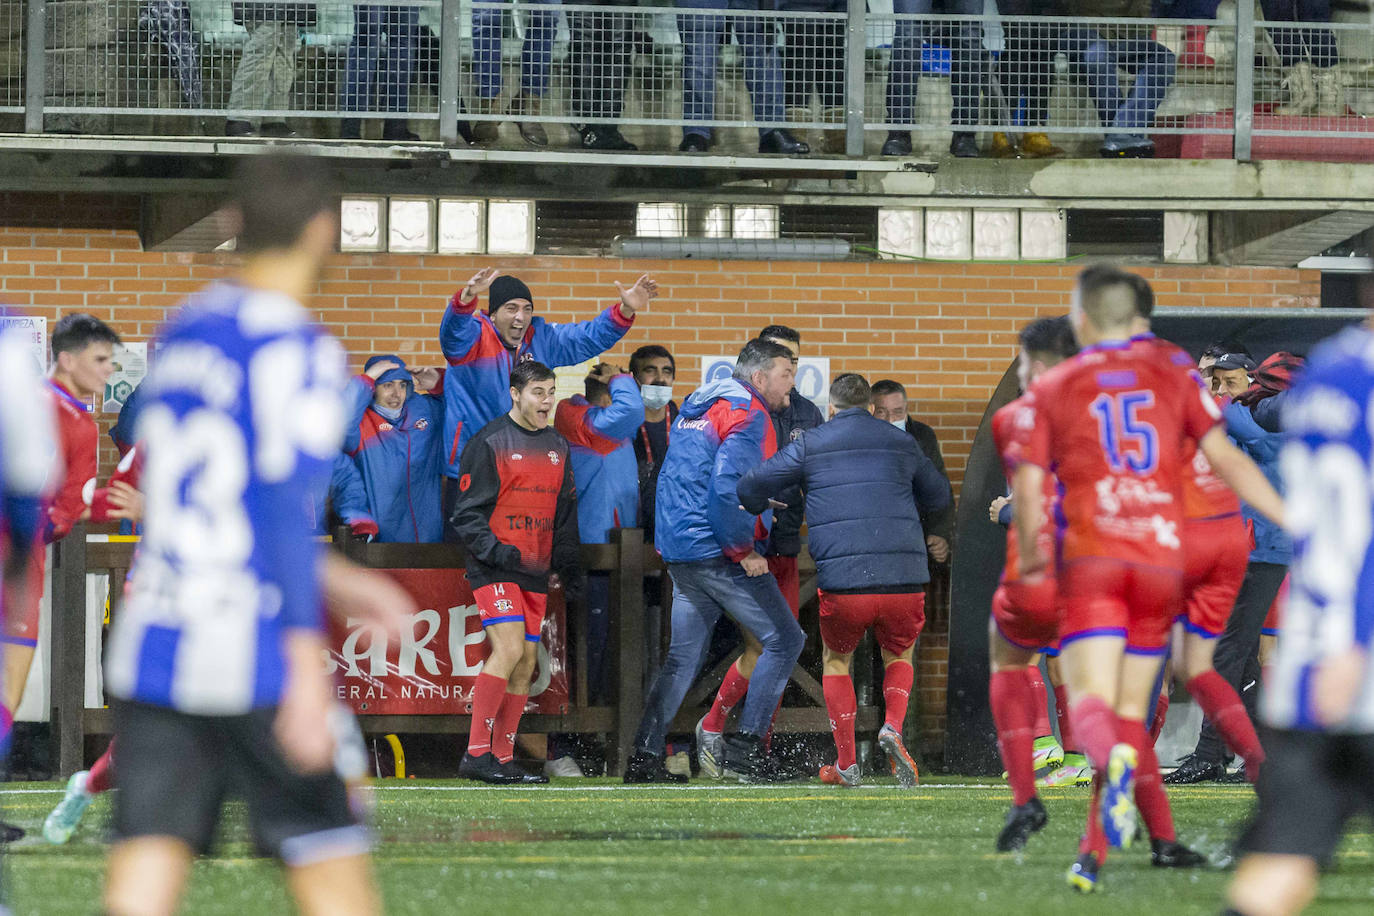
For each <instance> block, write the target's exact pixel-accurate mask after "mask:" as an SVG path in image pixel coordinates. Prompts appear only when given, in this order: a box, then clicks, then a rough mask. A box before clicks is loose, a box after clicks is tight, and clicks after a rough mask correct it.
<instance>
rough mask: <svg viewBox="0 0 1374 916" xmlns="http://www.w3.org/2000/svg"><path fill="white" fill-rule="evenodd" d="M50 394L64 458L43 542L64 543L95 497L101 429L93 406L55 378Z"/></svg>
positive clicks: (59, 444) (59, 448) (49, 383)
mask: <svg viewBox="0 0 1374 916" xmlns="http://www.w3.org/2000/svg"><path fill="white" fill-rule="evenodd" d="M48 395H49V397H50V398H51V403H52V405H53V411H54V414H53V415H54V416H55V417H56V418H57V447H58V450H59V451H60V452H61V455H62V468H63V470H62V476H61V478H60V479H59V480H58V483H57V486H56V487H54V488H53V495H52V501H51V502H50V503H49V504H48V520H47V527H46V528H45V529H44V531H43V540H44V541H46V542H48V543H49V544H51V543H52V542H53V541H57V540H61V539H62V538H64V537H66V536H67V532H69V531H71V530H72V526H73V525H75V524H76V523H77V522H79V521H81V517H82V516H83V515H85V513H86V510H87V509H88V508H90V505H91V500H92V499H93V498H94V497H95V475H96V465H97V462H98V458H97V451H98V449H99V443H100V430H99V429H97V428H96V425H95V420H94V419H93V418H92V417H91V405H89V404H87V403H86V402H85V401H82V400H80V399H79V398H77V396H76V395H74V394H72V393H71V392H70V391H68V390H67V389H66V388H64V387H63V386H62V385H61V384H59V383H58V382H55V381H53V380H52V379H49V380H48Z"/></svg>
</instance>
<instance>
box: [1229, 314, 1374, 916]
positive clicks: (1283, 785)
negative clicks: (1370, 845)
mask: <svg viewBox="0 0 1374 916" xmlns="http://www.w3.org/2000/svg"><path fill="white" fill-rule="evenodd" d="M1371 366H1374V333H1372V332H1371V326H1370V325H1369V324H1366V325H1364V326H1362V327H1359V328H1351V329H1348V330H1345V331H1343V332H1341V334H1340V335H1338V336H1337V337H1336V338H1334V339H1333V340H1330V341H1328V342H1326V343H1323V344H1322V345H1321V346H1319V347H1318V348H1317V349H1316V350H1315V351H1314V352H1313V354H1312V357H1311V360H1310V362H1309V363H1308V367H1307V371H1306V373H1305V374H1304V375H1303V376H1302V377H1300V378H1299V380H1298V382H1297V384H1296V385H1295V386H1294V388H1293V390H1292V392H1291V396H1290V397H1288V398H1287V399H1286V403H1284V404H1283V410H1282V426H1283V429H1284V432H1285V433H1286V434H1287V436H1288V439H1287V441H1286V442H1285V444H1284V446H1283V451H1282V454H1281V456H1280V466H1281V468H1282V471H1283V478H1284V483H1285V484H1286V486H1287V491H1288V497H1287V499H1288V501H1287V506H1288V522H1289V526H1290V527H1289V530H1290V532H1291V533H1292V535H1293V565H1292V572H1291V577H1292V578H1291V581H1290V584H1289V593H1288V602H1287V605H1286V607H1285V608H1284V618H1283V634H1282V636H1281V637H1280V638H1279V642H1278V649H1277V658H1276V659H1275V660H1274V662H1273V663H1272V669H1271V671H1270V677H1269V678H1268V679H1266V681H1265V685H1264V694H1263V695H1262V696H1261V698H1260V716H1261V720H1262V722H1263V724H1264V725H1266V726H1267V730H1266V732H1265V747H1266V750H1267V751H1268V759H1267V761H1266V763H1265V765H1264V772H1263V774H1262V775H1261V776H1260V780H1259V786H1258V790H1259V808H1258V810H1257V813H1256V815H1255V818H1254V820H1253V821H1252V822H1251V824H1250V826H1249V828H1248V829H1247V830H1246V831H1245V833H1244V834H1243V835H1242V837H1241V840H1240V844H1239V846H1240V849H1241V850H1242V852H1243V857H1242V858H1241V861H1240V866H1239V867H1238V868H1237V869H1236V876H1235V880H1234V881H1233V882H1232V883H1231V886H1230V888H1229V889H1228V891H1227V901H1228V904H1229V907H1230V908H1229V909H1228V910H1226V914H1227V916H1287V914H1290V913H1297V912H1299V911H1301V910H1302V909H1303V908H1304V907H1306V906H1307V904H1308V903H1309V902H1310V901H1311V900H1312V897H1313V895H1314V894H1315V892H1316V886H1317V874H1318V869H1319V868H1321V867H1323V866H1325V865H1327V864H1329V862H1330V861H1331V858H1332V855H1333V854H1334V852H1335V849H1336V845H1337V843H1339V841H1340V838H1341V834H1342V833H1343V831H1344V827H1345V823H1346V822H1347V821H1348V820H1349V819H1350V817H1351V816H1353V815H1355V814H1357V813H1358V812H1360V811H1361V810H1363V811H1366V812H1367V811H1370V810H1374V780H1371V779H1370V773H1372V772H1374V663H1371V657H1370V653H1371V650H1374V645H1372V643H1374V590H1371V582H1374V579H1371V572H1372V571H1374V539H1371V531H1374V525H1372V524H1371V521H1370V519H1371V515H1374V489H1371V484H1370V481H1371V479H1374V438H1371V432H1370V426H1369V423H1368V421H1367V418H1368V417H1369V416H1370V414H1371V410H1374V369H1371Z"/></svg>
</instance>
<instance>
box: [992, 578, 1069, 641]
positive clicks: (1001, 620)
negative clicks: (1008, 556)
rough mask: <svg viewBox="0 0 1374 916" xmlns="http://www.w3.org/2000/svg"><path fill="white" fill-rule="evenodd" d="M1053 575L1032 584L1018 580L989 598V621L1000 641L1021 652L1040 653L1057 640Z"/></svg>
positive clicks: (1057, 619) (1057, 626) (1056, 610)
mask: <svg viewBox="0 0 1374 916" xmlns="http://www.w3.org/2000/svg"><path fill="white" fill-rule="evenodd" d="M1054 596H1055V583H1054V577H1053V576H1042V577H1040V578H1039V579H1037V580H1035V581H1033V582H1026V581H1024V580H1021V579H1017V580H1015V581H1011V582H1003V583H1002V584H1001V585H999V586H997V592H996V593H995V594H994V595H993V596H992V619H993V620H994V621H995V622H996V624H997V632H998V633H1001V634H1002V638H1003V639H1005V640H1006V641H1007V642H1009V643H1011V644H1012V645H1013V646H1016V647H1017V648H1020V649H1028V650H1030V651H1032V652H1039V651H1041V650H1043V649H1045V648H1046V647H1048V646H1050V645H1053V644H1056V643H1057V642H1058V638H1059V611H1058V609H1057V608H1056V607H1055V600H1054Z"/></svg>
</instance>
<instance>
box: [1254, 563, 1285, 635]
mask: <svg viewBox="0 0 1374 916" xmlns="http://www.w3.org/2000/svg"><path fill="white" fill-rule="evenodd" d="M1287 602H1288V577H1287V576H1284V577H1283V584H1282V585H1280V586H1279V593H1278V594H1277V595H1275V596H1274V603H1273V604H1271V605H1269V613H1268V614H1266V615H1265V617H1264V626H1263V627H1262V628H1260V632H1261V633H1262V634H1264V635H1265V636H1278V635H1279V621H1280V619H1281V618H1282V617H1283V606H1284V605H1285V604H1286V603H1287Z"/></svg>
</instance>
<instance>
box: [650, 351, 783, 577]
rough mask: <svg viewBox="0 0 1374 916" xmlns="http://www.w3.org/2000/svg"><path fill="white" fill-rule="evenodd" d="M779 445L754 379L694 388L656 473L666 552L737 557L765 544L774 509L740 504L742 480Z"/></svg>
mask: <svg viewBox="0 0 1374 916" xmlns="http://www.w3.org/2000/svg"><path fill="white" fill-rule="evenodd" d="M777 450H778V438H777V433H776V431H775V430H774V429H773V418H772V416H771V415H770V414H769V412H768V406H767V405H766V404H765V403H764V401H763V398H762V397H761V396H760V395H759V393H758V392H757V391H755V390H754V388H753V387H752V386H751V385H749V383H747V382H744V381H741V380H740V379H736V378H727V379H719V380H717V381H714V382H710V383H708V384H706V385H704V386H702V387H701V388H698V389H697V390H696V391H694V392H692V394H691V395H690V396H689V397H688V398H687V400H686V401H684V402H683V404H682V409H681V410H680V411H679V412H678V415H677V421H676V422H674V423H673V433H672V443H671V445H670V446H669V447H668V454H667V456H665V458H664V460H663V467H662V470H661V471H660V472H659V475H658V491H657V495H656V497H655V507H654V510H655V519H654V546H655V547H657V548H658V552H659V553H660V554H661V555H662V556H663V559H664V560H666V561H667V562H669V563H697V562H702V561H705V560H713V559H718V558H719V557H721V556H725V557H727V558H728V559H730V560H734V561H739V560H741V559H743V558H744V556H745V555H747V554H748V553H749V552H750V551H751V550H760V547H761V546H762V544H761V542H762V541H764V540H765V539H766V538H767V536H768V525H769V524H770V523H771V521H772V512H771V511H767V512H764V513H763V515H761V516H753V515H750V514H749V513H748V512H746V511H745V510H744V509H742V508H740V504H739V494H738V493H737V492H736V488H737V487H738V485H739V480H740V478H741V477H743V476H744V475H745V474H746V473H748V471H749V470H750V469H751V468H753V467H754V466H755V465H758V464H762V463H763V462H764V461H767V460H768V459H769V458H771V457H773V455H774V453H776V452H777ZM760 552H762V551H761V550H760Z"/></svg>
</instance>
